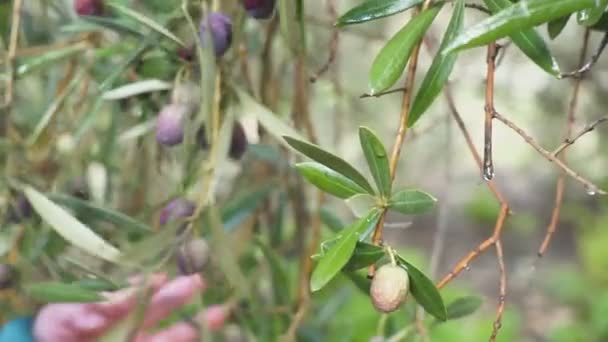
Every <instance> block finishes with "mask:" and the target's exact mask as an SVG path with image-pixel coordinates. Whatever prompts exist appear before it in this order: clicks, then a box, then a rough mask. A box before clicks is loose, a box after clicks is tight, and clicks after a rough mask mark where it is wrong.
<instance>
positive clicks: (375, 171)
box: [359, 127, 391, 196]
mask: <svg viewBox="0 0 608 342" xmlns="http://www.w3.org/2000/svg"><path fill="white" fill-rule="evenodd" d="M359 142H360V143H361V149H363V154H364V155H365V159H366V160H367V166H368V167H369V170H370V171H371V173H372V176H373V177H374V181H375V182H376V186H377V187H378V191H379V192H380V195H383V196H390V194H391V173H390V169H389V163H388V155H387V154H386V149H385V148H384V145H383V144H382V142H381V141H380V139H379V138H378V137H377V136H376V135H375V134H374V132H372V131H371V130H370V129H369V128H367V127H359Z"/></svg>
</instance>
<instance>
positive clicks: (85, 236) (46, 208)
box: [23, 186, 120, 262]
mask: <svg viewBox="0 0 608 342" xmlns="http://www.w3.org/2000/svg"><path fill="white" fill-rule="evenodd" d="M23 192H24V193H25V196H26V197H27V199H28V200H29V202H30V203H31V204H32V207H33V208H34V210H36V212H37V213H38V215H40V217H42V219H43V220H44V221H45V222H46V223H48V224H49V225H50V226H51V227H52V228H53V229H54V230H55V231H56V232H57V233H58V234H59V235H61V236H62V237H63V238H64V239H66V240H67V241H69V242H70V243H72V244H73V245H74V246H76V247H79V248H81V249H82V250H84V251H85V252H87V253H89V254H91V255H94V256H97V257H99V258H102V259H105V260H107V261H111V262H118V261H119V259H120V251H119V250H118V249H116V248H115V247H114V246H112V245H110V244H109V243H107V242H106V241H105V240H104V239H102V238H101V237H100V236H99V235H97V234H95V233H94V232H93V231H92V230H91V229H90V228H88V227H87V226H85V225H84V224H82V223H81V222H80V221H78V220H77V219H76V218H74V217H73V216H72V215H70V214H69V213H68V212H67V211H66V210H65V209H63V208H62V207H60V206H58V205H57V204H55V203H53V202H51V201H50V200H49V199H48V198H46V196H44V195H43V194H41V193H40V192H38V191H37V190H35V189H34V188H32V187H30V186H25V187H24V190H23Z"/></svg>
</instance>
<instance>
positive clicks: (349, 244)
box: [310, 227, 359, 292]
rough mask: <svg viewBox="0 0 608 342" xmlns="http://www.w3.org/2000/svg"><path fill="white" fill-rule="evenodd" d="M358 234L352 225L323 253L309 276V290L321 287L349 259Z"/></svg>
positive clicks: (316, 289)
mask: <svg viewBox="0 0 608 342" xmlns="http://www.w3.org/2000/svg"><path fill="white" fill-rule="evenodd" d="M358 239H359V235H358V234H357V233H356V232H355V230H354V229H352V227H351V228H350V229H349V230H348V231H347V232H344V234H343V235H342V236H341V237H340V239H339V240H338V241H337V242H336V243H335V244H334V245H333V246H332V247H331V248H330V249H329V250H328V251H327V253H325V255H324V256H323V258H322V259H321V260H320V261H319V264H318V265H317V267H315V270H314V271H313V273H312V276H311V278H310V290H311V291H312V292H315V291H318V290H320V289H322V288H323V287H324V286H325V285H326V284H327V283H329V281H330V280H332V279H333V278H334V277H335V276H336V275H337V274H338V272H340V270H341V269H342V267H344V265H346V263H347V262H348V260H349V259H350V257H351V255H352V254H353V251H354V250H355V246H356V245H357V240H358Z"/></svg>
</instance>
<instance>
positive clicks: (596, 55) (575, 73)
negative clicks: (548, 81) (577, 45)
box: [560, 33, 608, 78]
mask: <svg viewBox="0 0 608 342" xmlns="http://www.w3.org/2000/svg"><path fill="white" fill-rule="evenodd" d="M606 45H608V33H605V34H604V37H603V38H602V41H601V42H600V45H599V46H598V48H597V50H596V51H595V53H594V54H593V56H591V60H590V61H589V62H587V63H586V64H585V65H583V66H581V64H583V63H582V62H581V63H579V69H577V70H574V71H571V72H567V73H563V74H561V75H560V76H561V77H577V78H578V77H582V76H583V75H584V74H585V73H586V72H587V71H589V70H591V68H592V67H593V65H595V63H597V61H598V60H599V59H600V56H601V55H602V52H604V49H605V48H606Z"/></svg>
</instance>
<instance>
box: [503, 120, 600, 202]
mask: <svg viewBox="0 0 608 342" xmlns="http://www.w3.org/2000/svg"><path fill="white" fill-rule="evenodd" d="M494 118H496V119H497V120H499V121H501V122H502V123H504V124H505V125H506V126H507V127H509V128H511V129H512V130H513V131H515V133H517V134H519V136H521V137H522V138H523V139H524V140H525V141H526V142H527V143H528V145H530V146H532V148H534V149H535V150H536V151H537V152H538V153H540V154H541V155H542V156H543V157H545V159H547V160H548V161H550V162H553V163H554V164H555V165H557V167H559V168H560V169H561V171H562V172H564V173H565V174H567V175H568V176H570V177H572V178H573V179H574V180H576V181H577V182H579V183H581V184H583V185H584V186H585V189H586V191H587V192H588V193H593V194H596V193H597V194H601V195H606V191H604V190H602V189H600V188H599V187H598V186H597V185H595V184H594V183H592V182H590V181H589V180H587V179H585V178H583V177H582V176H580V175H579V174H578V173H576V172H575V171H574V170H572V169H571V168H570V167H568V165H566V164H565V163H564V162H563V161H561V160H560V159H559V158H558V157H556V156H554V155H553V154H552V153H551V152H549V151H547V150H545V149H544V148H542V147H541V146H540V145H539V144H538V143H537V142H536V141H535V140H534V139H533V138H532V137H531V136H529V135H528V134H527V133H526V132H525V131H524V130H523V129H521V128H519V127H518V126H517V125H516V124H515V123H513V122H512V121H510V120H509V119H507V118H505V117H504V116H502V115H501V114H499V113H497V112H494Z"/></svg>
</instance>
